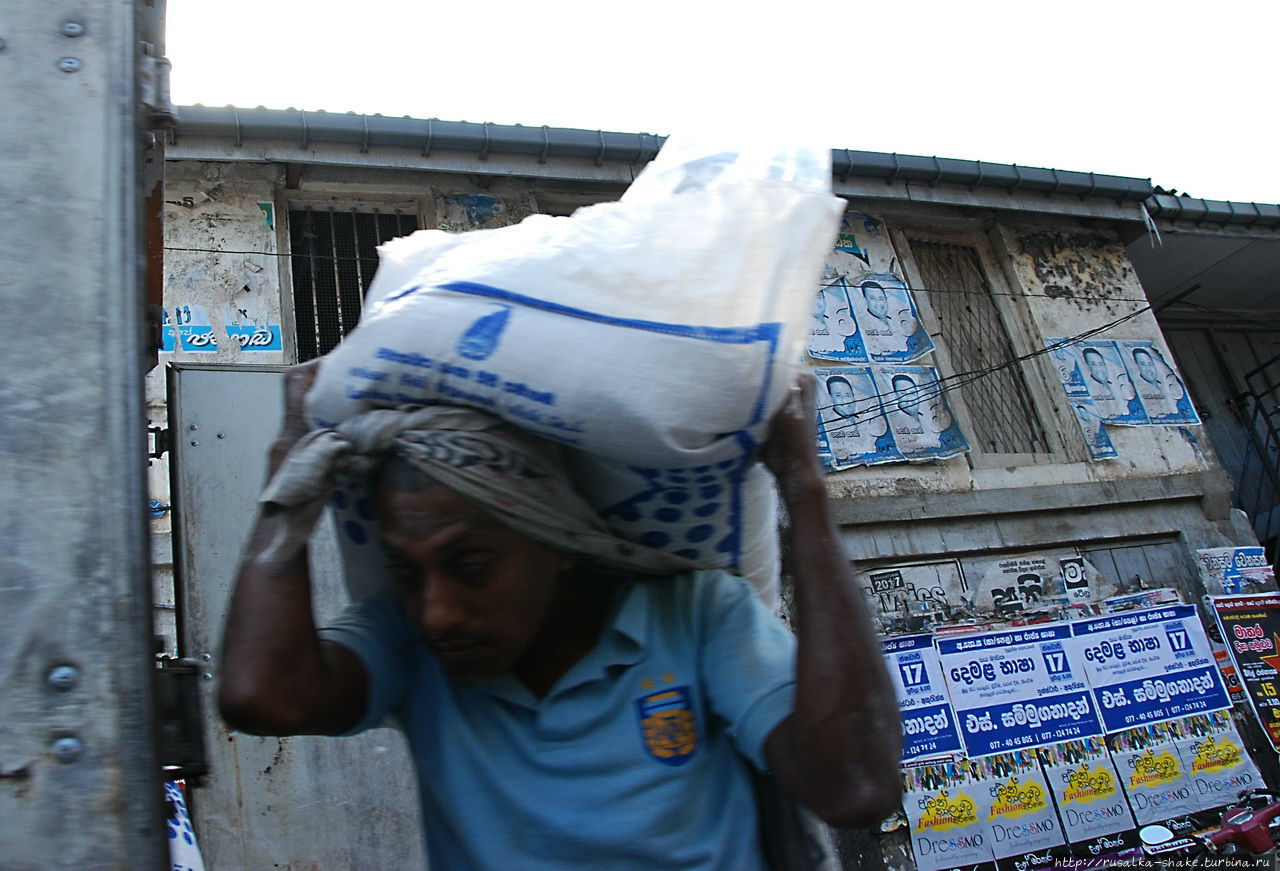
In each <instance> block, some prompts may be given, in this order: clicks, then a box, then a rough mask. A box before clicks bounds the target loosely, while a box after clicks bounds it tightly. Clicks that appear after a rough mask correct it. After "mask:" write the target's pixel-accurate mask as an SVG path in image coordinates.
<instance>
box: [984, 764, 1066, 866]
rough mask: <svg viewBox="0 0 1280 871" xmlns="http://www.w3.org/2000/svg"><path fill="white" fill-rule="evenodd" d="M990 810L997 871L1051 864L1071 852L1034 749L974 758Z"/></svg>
mask: <svg viewBox="0 0 1280 871" xmlns="http://www.w3.org/2000/svg"><path fill="white" fill-rule="evenodd" d="M973 767H974V768H975V769H977V771H978V773H979V781H978V782H979V783H981V784H983V785H984V786H986V791H987V795H988V796H989V797H990V801H991V810H990V812H989V813H988V814H987V826H988V828H989V829H990V830H991V852H992V853H994V854H995V857H996V867H997V868H998V869H1000V871H1032V869H1039V868H1050V867H1053V866H1054V865H1056V864H1057V863H1058V862H1059V861H1060V860H1062V859H1065V858H1067V857H1068V856H1069V855H1070V850H1068V849H1067V842H1066V837H1065V836H1064V834H1063V831H1062V825H1061V823H1060V822H1059V821H1058V815H1057V814H1056V813H1055V812H1054V808H1053V798H1052V795H1051V794H1050V792H1049V785H1048V783H1046V782H1045V777H1044V772H1043V771H1041V769H1040V762H1039V760H1038V759H1037V757H1036V753H1035V751H1034V750H1020V751H1015V752H1013V753H997V754H996V755H994V756H987V757H984V758H982V759H978V760H975V761H974V763H973Z"/></svg>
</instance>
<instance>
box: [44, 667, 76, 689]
mask: <svg viewBox="0 0 1280 871" xmlns="http://www.w3.org/2000/svg"><path fill="white" fill-rule="evenodd" d="M79 679H80V671H79V670H78V669H77V668H76V667H75V666H74V665H58V666H54V667H53V668H52V669H50V671H49V674H48V676H46V677H45V680H46V681H47V682H48V684H49V686H50V687H52V688H53V689H55V690H58V691H59V692H66V691H67V690H69V689H71V688H72V687H74V686H75V685H76V682H77V681H78V680H79Z"/></svg>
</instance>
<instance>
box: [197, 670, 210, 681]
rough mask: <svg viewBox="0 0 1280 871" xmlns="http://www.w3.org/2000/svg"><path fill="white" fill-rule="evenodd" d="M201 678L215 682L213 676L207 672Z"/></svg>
mask: <svg viewBox="0 0 1280 871" xmlns="http://www.w3.org/2000/svg"><path fill="white" fill-rule="evenodd" d="M200 677H201V678H203V679H204V680H213V675H212V674H211V673H209V672H207V671H206V672H205V673H204V674H202V675H200Z"/></svg>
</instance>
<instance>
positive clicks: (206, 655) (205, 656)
mask: <svg viewBox="0 0 1280 871" xmlns="http://www.w3.org/2000/svg"><path fill="white" fill-rule="evenodd" d="M200 658H201V659H203V660H204V661H205V662H208V661H209V660H211V659H213V654H212V653H202V654H200Z"/></svg>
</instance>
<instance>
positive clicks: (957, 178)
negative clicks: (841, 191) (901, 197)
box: [832, 148, 1155, 202]
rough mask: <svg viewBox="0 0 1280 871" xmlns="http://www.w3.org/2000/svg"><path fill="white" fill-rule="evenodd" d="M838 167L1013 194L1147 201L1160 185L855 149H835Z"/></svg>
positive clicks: (840, 174) (839, 173) (848, 172)
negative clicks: (1025, 192)
mask: <svg viewBox="0 0 1280 871" xmlns="http://www.w3.org/2000/svg"><path fill="white" fill-rule="evenodd" d="M832 172H833V173H834V175H835V176H836V178H838V179H840V180H841V181H845V180H846V179H848V178H849V177H850V176H858V177H862V178H882V179H884V180H885V181H886V182H888V183H892V182H894V181H899V180H901V181H920V182H927V183H929V184H957V185H963V186H965V187H968V188H969V190H971V191H972V190H973V189H975V188H978V187H985V188H999V189H1000V190H1003V191H1007V192H1009V193H1014V192H1017V191H1039V192H1042V193H1045V194H1067V195H1074V196H1078V197H1081V198H1085V197H1102V198H1105V199H1112V200H1121V201H1130V202H1141V201H1142V200H1145V199H1146V198H1147V197H1149V196H1151V194H1152V192H1153V191H1154V190H1155V189H1154V188H1153V187H1152V185H1151V180H1150V179H1146V178H1128V177H1126V176H1119V175H1098V174H1097V173H1093V172H1071V171H1068V170H1062V169H1038V168H1035V167H1026V166H1018V165H1017V164H1005V163H986V162H984V161H981V160H955V159H952V158H946V157H916V156H913V155H906V154H885V153H883V152H879V151H851V150H850V149H847V148H844V149H837V150H835V151H833V152H832Z"/></svg>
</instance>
